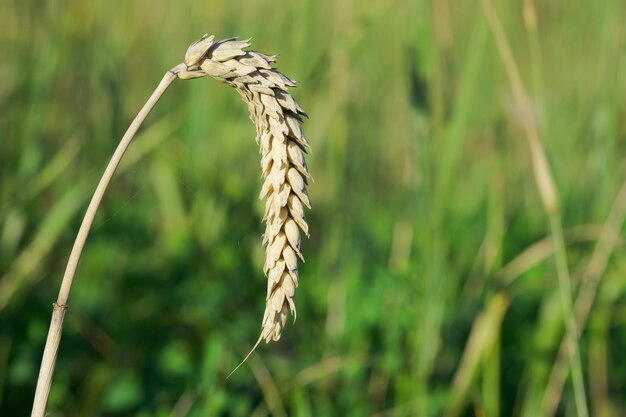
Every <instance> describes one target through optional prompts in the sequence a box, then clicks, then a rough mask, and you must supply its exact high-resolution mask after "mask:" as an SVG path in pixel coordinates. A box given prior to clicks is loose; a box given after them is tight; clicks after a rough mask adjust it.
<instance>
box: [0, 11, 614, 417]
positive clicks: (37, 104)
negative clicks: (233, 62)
mask: <svg viewBox="0 0 626 417" xmlns="http://www.w3.org/2000/svg"><path fill="white" fill-rule="evenodd" d="M494 3H495V4H493V5H492V4H491V3H490V2H489V1H484V2H481V1H478V0H470V1H453V0H432V1H425V0H422V1H418V0H416V1H412V2H410V1H401V0H381V1H369V2H368V1H362V2H358V1H355V0H339V1H331V0H321V1H313V0H304V1H294V2H276V1H267V0H260V1H254V2H245V1H241V0H236V1H214V2H195V1H187V0H185V1H178V2H174V1H170V2H154V1H147V0H141V1H135V2H122V1H114V0H108V1H104V0H97V1H90V2H87V1H78V0H74V1H71V0H52V1H47V2H43V1H34V0H27V1H18V0H5V1H2V2H0V28H1V29H0V51H1V56H2V59H1V60H0V80H1V81H0V132H1V133H0V138H1V139H0V415H2V416H18V415H28V413H29V411H30V407H31V401H32V396H33V393H34V387H35V382H36V378H37V372H38V367H39V362H40V359H41V354H42V350H43V345H44V341H45V337H46V333H47V328H48V324H49V320H50V313H51V304H52V302H53V301H54V300H55V299H56V295H57V292H58V289H59V285H60V280H61V276H62V273H63V269H64V266H65V263H66V261H67V257H68V255H69V252H70V249H71V245H72V242H73V239H74V236H75V233H76V231H77V230H78V226H79V224H80V220H81V218H82V214H83V212H84V210H85V208H86V205H87V202H88V199H89V198H90V196H91V193H92V191H93V189H94V188H95V186H96V184H97V181H98V178H99V177H100V175H101V173H102V171H103V170H104V167H105V165H106V163H107V161H108V158H109V156H110V154H111V153H112V152H113V150H114V148H115V146H116V144H117V141H118V140H119V138H120V137H121V136H122V134H123V132H124V131H125V129H126V127H127V126H128V124H129V122H130V121H131V120H132V118H133V117H134V115H135V114H136V112H137V111H138V110H139V108H140V107H141V105H142V104H143V102H144V101H145V100H146V98H147V97H148V96H149V94H150V93H151V91H152V90H153V88H154V87H155V86H156V84H157V83H158V81H159V80H160V78H161V77H162V75H163V73H164V72H165V71H166V70H167V69H169V68H171V67H172V66H174V65H176V64H177V63H179V62H181V61H182V58H183V55H184V53H185V51H186V48H187V46H188V45H189V44H190V43H191V42H192V41H193V40H195V39H197V38H199V37H200V36H201V35H202V34H203V33H206V32H209V33H211V34H215V35H216V36H217V38H218V39H219V38H225V37H231V36H238V37H241V38H247V37H252V38H253V40H252V42H253V46H252V47H253V49H255V50H258V51H261V52H265V53H277V54H278V55H279V61H278V68H279V69H280V70H281V71H283V72H285V73H286V74H287V75H289V76H290V77H292V78H295V79H297V80H299V81H300V85H299V87H298V88H297V89H294V90H293V91H292V93H293V94H294V96H295V97H296V98H297V99H298V101H299V102H300V104H301V105H302V107H303V108H305V109H306V110H307V112H308V113H309V115H310V120H308V121H307V122H306V123H305V126H304V129H305V132H306V134H307V137H308V138H309V141H310V143H311V147H312V149H313V151H312V153H311V155H310V156H309V157H308V163H309V167H310V170H311V173H312V174H313V176H314V178H315V182H314V183H313V184H311V185H310V187H309V191H310V195H311V201H312V203H313V210H311V211H309V212H308V213H307V216H308V217H307V219H308V221H309V224H310V228H311V238H310V239H308V240H307V239H305V241H304V242H303V246H304V247H303V251H304V255H305V258H306V263H305V264H303V265H302V267H301V271H300V276H301V279H300V287H299V288H298V291H297V297H296V302H297V307H298V312H299V314H298V321H297V322H296V323H295V325H291V324H290V325H289V326H288V327H287V328H286V330H285V332H284V334H283V337H282V339H281V340H280V341H279V342H278V343H273V344H271V345H262V346H261V347H260V349H259V350H258V351H257V353H255V354H254V355H253V357H252V358H251V359H250V361H249V362H248V364H247V365H245V366H244V367H243V368H242V369H240V370H239V371H238V372H236V373H235V374H234V375H233V376H232V377H231V378H230V379H228V380H226V375H227V374H228V372H230V371H231V370H232V369H233V368H234V366H235V365H236V364H237V363H238V362H239V360H240V359H241V358H242V357H243V355H244V354H245V352H246V351H247V350H248V349H249V348H250V346H251V345H252V344H253V343H254V341H255V340H256V337H257V335H258V332H259V330H260V323H261V318H262V313H263V308H264V295H265V278H264V277H263V274H262V264H263V248H262V247H261V233H262V230H263V224H262V223H261V216H262V206H263V203H262V202H260V201H258V200H257V195H258V191H259V188H260V178H259V177H260V168H259V156H258V151H257V147H256V144H255V142H254V127H253V126H252V124H251V123H250V121H249V119H248V116H247V110H246V106H245V105H244V104H243V103H242V102H241V101H240V99H239V98H238V97H237V94H236V93H235V91H233V90H232V89H230V88H227V87H226V86H224V85H221V84H219V83H217V82H215V81H213V80H210V79H200V80H194V81H185V82H182V81H176V82H175V83H174V84H173V85H172V86H171V88H170V89H169V90H168V91H167V92H166V93H165V95H164V96H163V98H162V100H161V101H160V102H159V103H158V105H157V107H156V109H155V110H154V112H153V113H152V114H151V116H150V117H149V118H148V120H147V122H146V124H145V125H144V127H143V129H142V130H141V131H140V134H139V136H138V137H137V138H136V140H135V142H134V143H133V144H132V145H131V148H130V150H129V152H128V153H127V155H126V157H125V159H124V163H123V165H122V167H121V169H120V170H119V172H118V173H117V174H116V176H115V178H114V179H113V181H112V184H111V186H110V188H109V190H108V192H107V194H106V196H105V198H104V201H103V205H102V206H101V208H100V212H99V214H98V217H97V218H96V221H95V224H94V228H93V230H92V233H91V235H90V238H89V240H88V242H87V246H86V249H85V252H84V254H83V258H82V261H81V264H80V267H79V270H78V274H77V277H76V281H75V285H74V288H73V291H72V294H71V297H70V309H69V312H68V315H67V318H66V324H65V329H64V335H63V340H62V342H61V348H60V352H59V357H58V361H57V370H56V374H55V377H54V382H53V387H52V392H51V396H50V401H49V411H50V413H51V414H50V415H51V416H140V417H147V416H178V417H181V416H214V415H223V416H267V415H272V416H286V415H291V416H379V417H382V416H439V415H448V416H474V415H476V416H487V417H490V416H511V415H513V416H528V417H534V416H539V415H546V416H550V415H559V416H573V415H581V414H580V413H581V408H580V407H576V406H575V400H574V388H573V387H574V385H573V384H572V380H571V379H570V377H569V376H568V373H567V370H568V367H567V365H568V361H567V359H566V358H564V357H563V356H562V355H561V356H559V355H558V353H557V352H558V350H559V345H560V343H561V340H562V338H563V334H564V330H563V329H564V326H563V309H562V304H561V298H560V294H562V293H560V292H559V291H560V290H559V281H558V279H557V272H559V270H558V269H557V265H558V262H556V261H558V260H559V259H563V257H561V258H559V256H558V255H559V252H558V251H557V252H555V247H557V248H558V245H559V242H564V245H565V253H564V255H565V256H566V258H567V266H568V268H567V270H566V271H564V270H563V269H561V270H560V272H561V273H564V274H565V275H563V276H567V272H569V276H570V279H571V286H572V290H573V291H572V292H573V294H572V298H573V299H574V300H577V299H578V300H580V299H583V301H585V300H587V301H589V300H591V301H593V305H592V307H591V309H590V311H589V314H586V313H585V311H584V309H583V310H581V314H582V317H583V318H584V320H579V323H578V324H579V326H580V327H583V326H584V330H583V332H582V336H581V338H580V343H579V346H580V357H581V363H582V373H583V377H584V383H585V391H586V398H587V403H588V408H589V412H590V414H591V415H593V416H618V415H624V414H625V413H626V395H625V393H626V361H625V360H624V352H626V303H625V301H626V293H625V292H626V279H625V276H626V275H625V274H626V246H625V245H624V242H623V241H622V240H621V238H620V235H619V233H620V232H621V230H622V229H623V227H622V226H623V222H624V216H625V215H626V193H625V192H624V191H623V190H622V192H621V194H620V189H622V186H623V183H624V181H625V179H626V158H625V156H626V24H625V22H626V3H624V2H623V1H622V0H597V1H584V0H570V1H564V0H550V1H536V0H523V1H522V0H518V1H507V2H503V1H494ZM492 6H493V8H492ZM490 14H491V16H497V19H499V21H500V22H501V24H502V28H503V31H502V32H498V30H497V24H494V20H493V19H492V20H491V23H490V21H489V20H488V19H487V18H486V16H489V15H490ZM494 25H495V26H494ZM498 41H499V42H500V43H501V46H502V45H505V46H506V44H508V45H510V48H511V51H512V57H513V59H514V62H513V67H512V68H514V69H515V70H516V71H518V72H519V74H520V76H521V80H522V83H523V86H522V88H523V91H522V93H523V97H522V100H520V96H517V97H516V95H515V94H514V90H513V88H512V85H511V82H510V79H509V77H508V76H507V74H508V75H510V74H511V67H509V69H508V71H507V69H506V67H505V65H504V61H503V57H505V58H506V53H503V52H502V50H499V49H498ZM505 49H506V48H505ZM509 64H511V62H509ZM520 104H521V105H522V106H527V107H528V108H530V109H532V116H530V118H529V117H526V116H524V114H525V113H524V112H523V111H522V109H520ZM524 108H525V107H524ZM528 126H530V127H531V129H536V131H537V132H538V135H539V138H540V140H541V143H542V146H543V147H544V149H545V152H546V154H547V158H548V162H549V164H550V169H551V173H552V175H553V177H554V182H555V184H556V188H557V190H558V198H559V201H560V206H559V207H560V210H559V212H558V213H556V214H555V215H553V216H552V221H553V223H552V225H553V226H554V225H555V224H557V225H558V224H559V218H560V220H561V221H562V225H563V241H561V240H560V239H559V236H558V231H559V229H558V227H557V228H556V229H555V228H554V227H551V222H550V216H549V215H548V213H547V212H546V210H545V209H544V207H543V205H542V203H541V199H540V197H539V193H538V189H537V185H536V182H535V178H534V176H533V170H532V158H531V154H530V152H529V150H528V145H527V132H528V130H527V129H526V128H528ZM555 233H556V234H555ZM553 237H556V238H555V239H553ZM561 254H562V255H563V253H562V252H561ZM577 297H582V298H577ZM581 330H582V329H581ZM553 367H556V369H557V370H558V371H559V372H560V375H561V377H560V378H559V377H557V378H556V380H554V379H553V380H552V381H551V380H550V374H551V372H552V369H553ZM559 372H557V373H559ZM553 378H554V377H553ZM550 381H551V382H550ZM559 381H562V384H561V383H560V382H559ZM561 386H563V389H561ZM555 407H556V408H555Z"/></svg>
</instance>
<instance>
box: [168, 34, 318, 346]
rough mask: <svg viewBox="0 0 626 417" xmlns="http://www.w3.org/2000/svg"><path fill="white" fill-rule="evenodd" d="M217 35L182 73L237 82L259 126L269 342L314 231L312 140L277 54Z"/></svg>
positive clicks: (290, 304) (189, 58) (264, 336)
mask: <svg viewBox="0 0 626 417" xmlns="http://www.w3.org/2000/svg"><path fill="white" fill-rule="evenodd" d="M213 40H214V37H213V36H208V35H205V36H203V37H202V38H201V39H200V40H198V41H197V42H195V43H193V44H192V45H191V46H190V47H189V49H188V51H187V54H186V55H185V64H186V65H187V71H186V72H181V73H179V74H178V76H179V77H180V78H183V79H189V78H196V77H203V76H205V75H208V76H211V77H213V78H215V79H216V80H219V81H222V82H224V83H226V84H228V85H231V86H233V87H234V88H235V89H236V90H237V92H238V93H239V94H240V96H241V98H242V99H243V101H244V102H246V104H247V105H248V110H249V113H250V119H251V120H252V121H253V122H254V124H255V126H256V142H257V144H258V145H259V147H260V153H261V170H262V176H263V186H262V188H261V193H260V196H259V198H265V199H266V203H265V214H264V216H263V220H264V221H265V222H266V227H265V233H264V235H263V244H264V245H265V246H266V255H265V265H264V267H263V271H264V273H265V275H266V276H267V297H266V308H265V313H264V316H263V322H262V330H261V335H260V337H259V341H260V340H265V341H266V342H269V341H270V340H278V339H280V336H281V334H282V331H283V328H284V326H285V323H286V321H287V315H288V312H289V311H291V313H292V314H293V315H294V319H295V317H296V306H295V303H294V294H295V289H296V287H297V286H298V258H300V259H301V260H303V257H302V253H301V251H300V230H302V231H303V232H304V233H305V234H306V235H307V236H308V233H309V227H308V225H307V223H306V221H305V219H304V208H303V206H307V207H308V208H311V206H310V203H309V197H308V195H307V189H306V186H307V181H308V180H309V179H310V178H311V176H310V174H309V171H308V169H307V166H306V162H305V159H304V153H305V152H307V151H308V150H309V144H308V142H307V140H306V138H305V136H304V133H303V132H302V129H301V127H300V123H301V122H302V116H306V113H305V112H304V111H303V110H302V108H300V106H299V105H298V103H297V102H296V101H295V100H294V98H293V97H292V96H291V95H290V94H289V93H288V92H287V89H288V88H289V87H293V86H295V85H296V82H295V81H294V80H292V79H290V78H289V77H286V76H285V75H284V74H282V73H281V72H279V71H278V70H276V69H275V68H272V66H271V64H273V63H274V62H275V61H276V57H275V56H272V55H265V54H262V53H259V52H255V51H247V50H245V48H247V47H249V46H250V42H249V40H238V39H237V38H231V39H224V40H220V41H217V42H214V41H213ZM257 344H258V342H257Z"/></svg>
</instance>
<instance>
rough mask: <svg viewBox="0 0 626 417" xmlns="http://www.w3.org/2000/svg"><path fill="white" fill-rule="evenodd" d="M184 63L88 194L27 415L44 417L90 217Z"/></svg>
mask: <svg viewBox="0 0 626 417" xmlns="http://www.w3.org/2000/svg"><path fill="white" fill-rule="evenodd" d="M186 68H187V67H186V66H185V65H184V64H179V65H177V66H175V67H174V68H172V69H171V70H169V71H167V72H166V73H165V75H164V76H163V79H162V80H161V82H160V83H159V85H158V86H157V88H156V89H155V90H154V92H153V93H152V95H151V96H150V98H149V99H148V101H147V102H146V104H144V106H143V107H142V109H141V110H140V111H139V113H138V114H137V116H136V117H135V119H134V120H133V122H132V123H131V124H130V126H129V127H128V130H127V131H126V133H125V134H124V136H123V137H122V140H120V143H119V145H117V149H115V152H114V153H113V156H112V157H111V160H110V161H109V164H108V165H107V167H106V169H105V171H104V174H102V178H100V182H99V183H98V187H97V188H96V191H95V192H94V194H93V196H92V197H91V201H90V202H89V206H88V207H87V211H86V212H85V216H84V217H83V221H82V223H81V225H80V229H79V230H78V234H77V235H76V240H75V241H74V246H73V247H72V252H71V253H70V258H69V260H68V262H67V267H66V269H65V274H64V275H63V281H62V282H61V289H60V291H59V296H58V297H57V301H56V303H54V304H53V309H52V320H51V321H50V328H49V329H48V338H47V339H46V346H45V348H44V352H43V358H42V360H41V367H40V368H39V378H38V379H37V388H36V390H35V399H34V401H33V410H32V413H31V417H44V415H45V413H46V405H47V403H48V396H49V395H50V386H51V384H52V375H53V373H54V365H55V362H56V358H57V352H58V351H59V343H60V341H61V334H62V332H63V319H64V318H65V313H66V311H67V307H68V306H67V301H68V299H69V296H70V290H71V289H72V283H73V282H74V276H75V275H76V268H77V267H78V262H79V261H80V256H81V254H82V252H83V248H84V246H85V241H86V240H87V236H88V234H89V230H90V229H91V225H92V223H93V220H94V218H95V217H96V213H97V211H98V207H99V206H100V202H101V201H102V197H103V196H104V192H105V191H106V188H107V186H108V185H109V182H110V181H111V178H112V177H113V174H114V173H115V170H116V169H117V166H118V165H119V163H120V161H121V159H122V156H124V152H126V149H127V148H128V145H129V144H130V142H131V140H132V139H133V137H134V136H135V134H136V133H137V130H139V127H140V126H141V124H142V123H143V121H144V120H145V119H146V117H147V116H148V114H149V113H150V111H151V110H152V109H153V108H154V106H155V104H156V103H157V102H158V101H159V99H160V98H161V95H162V94H163V93H164V92H165V90H166V89H167V87H169V85H170V84H171V83H172V81H174V80H175V79H176V77H177V74H178V73H179V72H181V71H184V70H186Z"/></svg>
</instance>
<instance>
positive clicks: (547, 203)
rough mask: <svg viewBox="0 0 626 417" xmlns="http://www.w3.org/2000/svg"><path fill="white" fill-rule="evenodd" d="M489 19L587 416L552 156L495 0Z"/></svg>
mask: <svg viewBox="0 0 626 417" xmlns="http://www.w3.org/2000/svg"><path fill="white" fill-rule="evenodd" d="M481 4H482V7H483V10H484V12H485V17H486V18H487V22H488V23H489V26H490V27H491V31H492V32H493V36H494V39H495V41H496V46H497V48H498V53H499V54H500V58H501V60H502V63H503V64H504V68H505V71H506V75H507V78H508V79H509V84H510V85H511V89H512V90H513V96H514V98H515V102H516V106H517V108H518V109H519V111H520V112H521V116H522V124H523V126H522V127H523V129H524V133H525V135H526V140H527V143H528V147H529V150H530V158H531V163H532V167H533V173H534V177H535V183H536V184H537V189H538V191H539V195H540V197H541V202H542V204H543V207H544V210H545V211H546V213H547V214H548V217H549V218H550V229H551V235H552V240H553V244H554V248H555V261H556V267H557V275H558V280H559V293H560V296H561V306H562V309H563V321H564V327H565V333H566V336H565V337H566V340H567V351H568V354H569V361H570V367H571V369H572V385H573V386H574V396H575V397H576V414H577V415H578V417H587V416H588V415H589V411H588V409H587V398H586V394H585V387H584V380H583V375H582V366H581V361H580V354H579V349H578V332H577V330H576V328H577V326H576V318H575V317H574V316H573V311H572V310H573V308H572V305H573V302H572V290H571V287H572V286H571V283H570V276H569V270H568V266H567V256H566V252H565V242H564V240H563V226H562V224H561V217H560V211H559V204H558V195H557V190H556V187H555V185H554V179H553V177H552V173H551V170H550V165H549V164H548V158H547V157H546V154H545V151H544V149H543V146H542V144H541V140H540V136H539V130H538V128H537V124H536V120H535V117H534V115H533V112H532V110H531V108H530V106H529V104H528V96H527V94H526V90H525V89H524V83H523V82H522V77H521V75H520V72H519V67H518V65H517V63H516V61H515V57H514V55H513V51H512V50H511V46H510V45H509V42H508V39H507V37H506V34H505V32H504V28H503V27H502V23H501V22H500V18H499V17H498V14H497V12H496V10H495V8H494V6H493V3H492V1H491V0H481Z"/></svg>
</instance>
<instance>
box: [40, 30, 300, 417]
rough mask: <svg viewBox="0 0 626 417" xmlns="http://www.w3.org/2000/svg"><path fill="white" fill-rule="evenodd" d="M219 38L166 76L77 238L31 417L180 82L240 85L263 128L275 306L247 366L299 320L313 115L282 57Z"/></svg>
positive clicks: (114, 160) (270, 296) (203, 43)
mask: <svg viewBox="0 0 626 417" xmlns="http://www.w3.org/2000/svg"><path fill="white" fill-rule="evenodd" d="M213 39H214V38H213V36H210V37H209V36H208V35H205V36H203V37H202V38H201V39H200V40H198V41H197V42H194V43H193V44H192V45H191V46H190V47H189V49H188V50H187V53H186V55H185V62H184V63H183V64H179V65H177V66H175V67H173V68H172V69H171V70H169V71H167V72H166V73H165V76H164V77H163V79H162V80H161V83H159V85H158V86H157V88H156V89H155V91H154V92H153V93H152V95H151V96H150V98H149V99H148V101H147V102H146V104H145V105H144V106H143V108H142V109H141V111H140V112H139V114H138V115H137V116H136V117H135V119H134V120H133V122H132V123H131V125H130V126H129V128H128V130H127V131H126V133H125V134H124V136H123V137H122V139H121V141H120V143H119V145H118V147H117V148H116V150H115V152H114V153H113V156H112V157H111V160H110V161H109V164H108V165H107V167H106V169H105V172H104V174H103V175H102V178H101V179H100V182H99V183H98V186H97V187H96V191H95V192H94V194H93V196H92V198H91V201H90V203H89V206H88V207H87V211H86V213H85V216H84V217H83V221H82V223H81V226H80V229H79V231H78V234H77V236H76V239H75V241H74V246H73V247H72V252H71V253H70V258H69V260H68V263H67V267H66V270H65V274H64V275H63V280H62V282H61V289H60V290H59V295H58V297H57V301H56V303H54V305H53V311H52V319H51V322H50V328H49V329H48V337H47V339H46V345H45V348H44V353H43V358H42V361H41V366H40V369H39V377H38V380H37V387H36V390H35V398H34V401H33V409H32V413H31V417H43V416H44V415H45V411H46V404H47V402H48V396H49V393H50V387H51V384H52V376H53V373H54V366H55V362H56V357H57V352H58V349H59V344H60V341H61V334H62V330H63V320H64V317H65V313H66V311H67V308H68V305H67V303H68V300H69V294H70V290H71V288H72V284H73V281H74V277H75V275H76V269H77V267H78V263H79V261H80V257H81V254H82V251H83V248H84V246H85V242H86V240H87V236H88V235H89V230H90V229H91V225H92V223H93V220H94V218H95V216H96V213H97V211H98V207H99V206H100V203H101V201H102V197H103V196H104V192H105V191H106V188H107V186H108V184H109V182H110V181H111V178H112V177H113V174H114V173H115V170H116V169H117V166H118V165H119V163H120V161H121V159H122V156H123V155H124V152H125V151H126V149H127V148H128V146H129V145H130V142H131V141H132V139H133V137H134V136H135V134H136V133H137V130H138V129H139V127H140V126H141V124H142V123H143V121H144V120H145V118H146V117H147V115H148V114H149V113H150V111H151V110H152V108H153V107H154V105H155V104H156V103H157V101H158V100H159V98H160V97H161V95H162V94H163V92H165V90H166V89H167V88H168V87H169V85H170V84H171V83H172V81H173V80H174V79H176V78H180V79H192V78H199V77H205V76H207V75H208V76H211V77H213V78H215V79H217V80H220V81H223V82H225V83H227V84H230V85H232V86H233V87H235V88H236V89H237V91H238V92H239V94H240V95H241V97H242V98H243V100H244V101H245V102H246V103H247V104H248V108H249V110H250V117H251V119H252V121H253V122H254V123H255V125H256V130H257V135H256V140H257V143H258V144H259V146H260V149H261V155H262V158H261V167H262V169H263V178H264V184H263V188H262V190H261V196H260V198H264V197H266V198H267V202H266V208H265V215H264V220H265V221H266V223H267V225H266V229H265V234H264V237H263V243H264V244H265V245H266V247H267V251H266V258H265V265H264V272H265V274H266V275H267V278H268V284H267V299H266V301H267V306H266V309H265V315H264V317H263V323H262V330H261V335H260V336H259V339H258V340H257V343H256V344H255V345H254V347H253V348H252V350H251V351H250V353H249V354H248V355H247V356H246V358H245V359H244V362H245V360H246V359H247V358H248V357H249V356H250V354H251V353H252V352H253V351H254V349H255V348H256V347H257V346H258V344H259V342H260V341H261V340H263V339H265V341H266V342H269V341H270V340H278V339H280V335H281V333H282V330H283V327H284V326H285V323H286V321H287V315H288V312H289V311H291V312H292V313H293V314H294V318H295V314H296V307H295V304H294V293H295V288H296V287H297V285H298V258H300V259H303V258H302V253H301V252H300V231H299V228H300V229H302V230H303V231H304V233H305V234H307V235H308V225H307V223H306V222H305V220H304V208H303V206H304V205H305V206H307V207H309V208H310V204H309V198H308V196H307V191H306V184H307V180H308V179H310V175H309V172H308V169H307V167H306V163H305V161H304V153H303V152H306V151H307V150H308V149H309V145H308V143H307V141H306V139H305V137H304V134H303V133H302V129H301V128H300V122H302V116H306V113H304V111H303V110H302V109H301V108H300V106H299V105H298V103H296V101H295V100H294V99H293V97H291V95H290V94H289V93H287V88H288V87H293V86H295V81H293V80H291V79H290V78H288V77H286V76H284V75H283V74H281V73H280V72H278V71H277V70H276V69H273V68H271V66H270V64H271V63H273V62H275V57H274V56H269V55H265V54H261V53H258V52H253V51H244V50H243V48H246V47H248V46H250V43H249V42H248V41H239V40H237V39H236V38H232V39H225V40H222V41H219V42H213ZM242 364H243V362H242ZM239 366H241V364H240V365H239ZM237 368H238V367H237ZM237 368H235V370H236V369H237ZM233 372H234V371H233Z"/></svg>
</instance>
